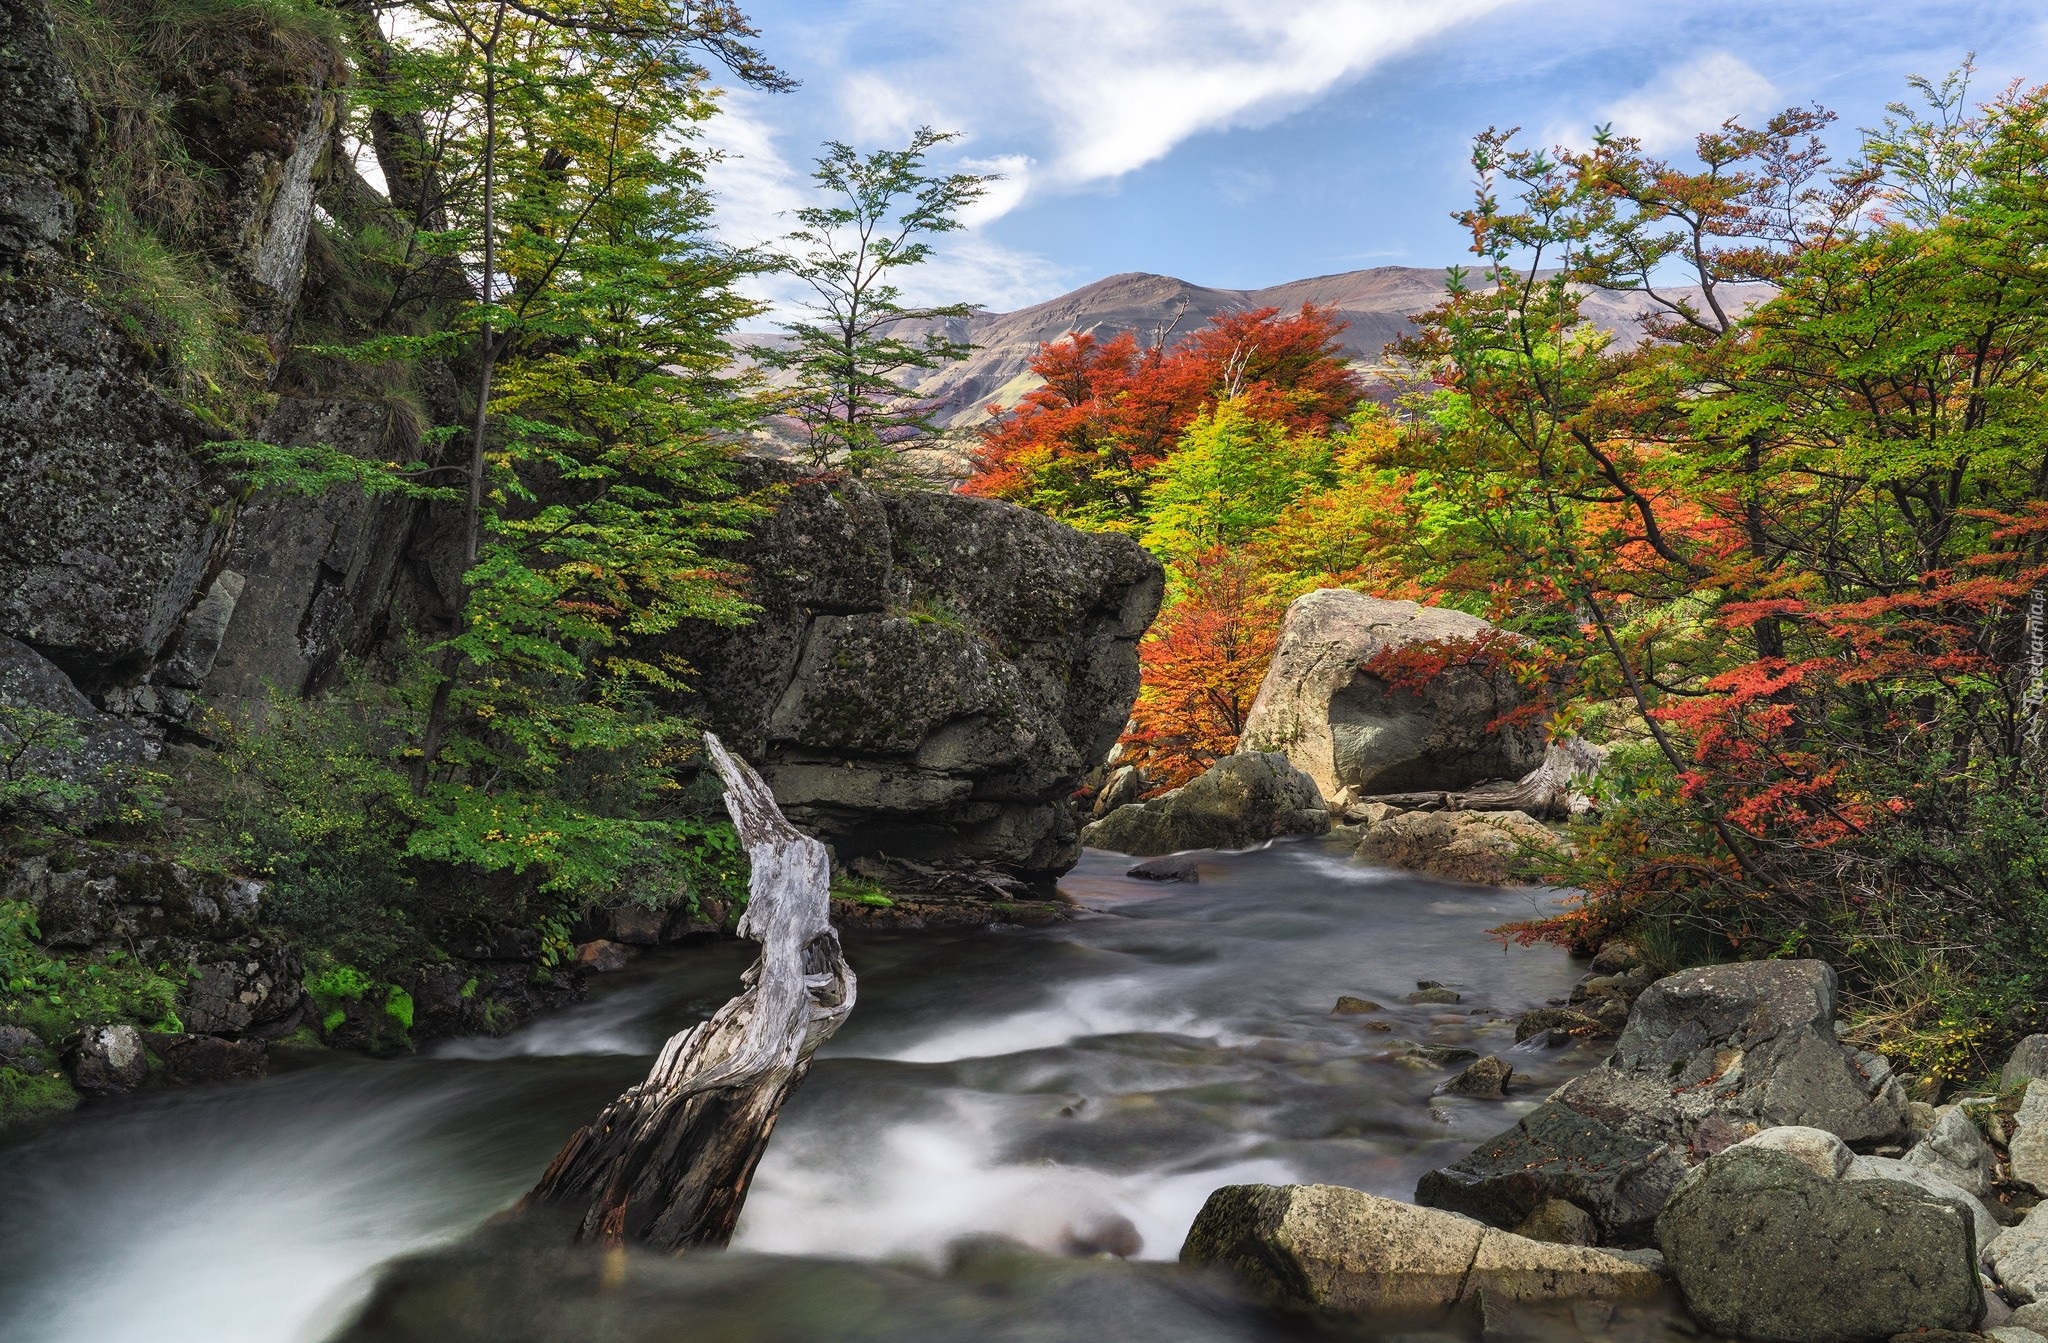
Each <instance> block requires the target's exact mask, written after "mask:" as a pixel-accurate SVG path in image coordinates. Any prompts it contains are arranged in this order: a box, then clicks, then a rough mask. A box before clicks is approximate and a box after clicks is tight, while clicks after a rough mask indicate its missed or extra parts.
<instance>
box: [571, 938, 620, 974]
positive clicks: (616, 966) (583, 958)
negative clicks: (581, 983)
mask: <svg viewBox="0 0 2048 1343" xmlns="http://www.w3.org/2000/svg"><path fill="white" fill-rule="evenodd" d="M632 959H633V951H632V948H630V947H627V946H624V945H622V944H620V943H618V942H612V941H608V940H606V939H604V938H598V939H597V940H595V941H592V942H584V943H581V944H579V945H578V946H577V948H576V964H577V965H578V966H579V967H581V968H582V969H585V970H588V971H590V972H591V973H592V974H596V975H608V974H611V973H613V972H614V971H618V970H623V969H625V968H626V966H627V965H628V964H629V963H631V961H632Z"/></svg>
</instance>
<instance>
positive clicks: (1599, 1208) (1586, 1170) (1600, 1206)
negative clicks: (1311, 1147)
mask: <svg viewBox="0 0 2048 1343" xmlns="http://www.w3.org/2000/svg"><path fill="white" fill-rule="evenodd" d="M1684 1178H1685V1162H1684V1160H1683V1158H1681V1157H1680V1156H1679V1155H1678V1154H1677V1153H1676V1152H1674V1151H1673V1150H1672V1149H1671V1148H1669V1147H1667V1146H1666V1145H1665V1144H1663V1143H1661V1142H1653V1141H1649V1140H1647V1139H1644V1138H1640V1137H1636V1136H1634V1135H1631V1134H1628V1133H1624V1132H1621V1131H1619V1130H1617V1129H1615V1128H1613V1127H1610V1126H1609V1125H1608V1124H1606V1123H1604V1122H1602V1121H1601V1120H1600V1119H1598V1118H1594V1117H1591V1116H1587V1115H1583V1114H1580V1113H1578V1112H1577V1111H1575V1110H1572V1109H1571V1108H1569V1107H1568V1106H1565V1105H1560V1104H1558V1103H1557V1102H1556V1101H1547V1102H1545V1103H1544V1104H1542V1105H1539V1106H1537V1107H1536V1108H1535V1109H1534V1110H1531V1111H1530V1112H1529V1113H1528V1114H1526V1115H1524V1116H1522V1118H1521V1119H1520V1120H1519V1121H1517V1122H1516V1124H1515V1125H1514V1127H1513V1128H1510V1129H1508V1130H1507V1131H1506V1132H1504V1133H1501V1134H1498V1135H1496V1136H1495V1137H1493V1138H1491V1139H1489V1140H1488V1141H1486V1142H1484V1143H1481V1144H1480V1145H1479V1146H1478V1147H1476V1148H1474V1149H1473V1150H1472V1151H1471V1152H1469V1153H1467V1154H1466V1155H1465V1156H1463V1157H1460V1158H1459V1159H1458V1160H1457V1161H1454V1162H1452V1163H1451V1164H1450V1165H1448V1166H1442V1167H1439V1168H1438V1169H1436V1170H1433V1171H1430V1172H1429V1173H1428V1174H1426V1175H1424V1176H1423V1177H1422V1181H1421V1183H1420V1184H1418V1185H1417V1186H1416V1189H1415V1201H1416V1202H1417V1203H1420V1204H1422V1205H1423V1206H1425V1207H1430V1208H1443V1209H1446V1210H1448V1211H1451V1212H1457V1213H1463V1214H1464V1215H1466V1216H1468V1217H1475V1218H1477V1219H1479V1220H1480V1221H1482V1222H1485V1223H1487V1224H1488V1225H1491V1226H1496V1227H1502V1228H1508V1227H1515V1226H1520V1225H1522V1224H1523V1223H1524V1222H1526V1221H1527V1220H1528V1218H1529V1217H1530V1216H1531V1215H1532V1214H1534V1213H1535V1212H1536V1211H1537V1210H1538V1209H1539V1208H1541V1207H1542V1206H1543V1205H1544V1204H1546V1203H1550V1202H1552V1201H1557V1200H1562V1201H1564V1202H1567V1203H1570V1204H1573V1205H1574V1206H1576V1207H1578V1208H1580V1209H1581V1210H1583V1211H1584V1212H1586V1213H1588V1214H1590V1215H1591V1217H1592V1219H1593V1224H1594V1226H1595V1227H1596V1228H1597V1230H1598V1233H1599V1236H1600V1239H1601V1241H1602V1242H1603V1243H1605V1244H1608V1245H1642V1244H1646V1243H1647V1242H1648V1240H1649V1235H1650V1228H1651V1226H1652V1225H1653V1224H1654V1223H1655V1221H1656V1219H1657V1213H1658V1212H1659V1211H1660V1210H1661V1209H1662V1208H1663V1206H1664V1202H1665V1200H1666V1199H1668V1198H1670V1197H1671V1191H1672V1190H1674V1189H1676V1188H1677V1187H1678V1183H1679V1181H1680V1180H1682V1179H1684Z"/></svg>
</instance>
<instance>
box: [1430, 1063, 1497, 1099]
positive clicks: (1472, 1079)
mask: <svg viewBox="0 0 2048 1343" xmlns="http://www.w3.org/2000/svg"><path fill="white" fill-rule="evenodd" d="M1514 1075H1515V1070H1514V1069H1513V1068H1512V1067H1511V1066H1509V1065H1508V1064H1506V1063H1503V1062H1502V1061H1501V1060H1499V1059H1497V1058H1495V1057H1493V1055H1491V1054H1488V1055H1486V1056H1485V1057H1484V1058H1479V1059H1474V1060H1473V1061H1472V1062H1471V1063H1468V1064H1466V1065H1465V1070H1464V1071H1463V1072H1461V1073H1459V1074H1458V1075H1457V1076H1456V1077H1453V1078H1451V1079H1450V1080H1449V1081H1447V1082H1444V1083H1441V1084H1440V1085H1438V1087H1437V1088H1436V1090H1435V1091H1434V1092H1432V1093H1431V1094H1433V1095H1437V1096H1477V1097H1480V1098H1483V1099H1488V1100H1499V1099H1501V1098H1503V1097H1505V1096H1506V1095H1507V1094H1508V1090H1507V1088H1508V1082H1509V1080H1510V1079H1512V1078H1513V1077H1514Z"/></svg>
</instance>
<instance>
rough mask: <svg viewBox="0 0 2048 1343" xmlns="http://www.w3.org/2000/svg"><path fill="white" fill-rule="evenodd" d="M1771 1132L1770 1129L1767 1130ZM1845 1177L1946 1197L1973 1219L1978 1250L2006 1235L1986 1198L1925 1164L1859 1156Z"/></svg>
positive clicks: (1971, 1220)
mask: <svg viewBox="0 0 2048 1343" xmlns="http://www.w3.org/2000/svg"><path fill="white" fill-rule="evenodd" d="M1766 1131H1767V1132H1768V1130H1766ZM1844 1178H1846V1179H1850V1180H1893V1181H1896V1182H1897V1183H1899V1184H1909V1185H1912V1186H1913V1187H1914V1188H1916V1189H1919V1190H1921V1191H1923V1192H1925V1193H1927V1194H1928V1195H1930V1196H1932V1197H1934V1198H1939V1199H1946V1200H1947V1201H1948V1202H1949V1203H1950V1204H1952V1205H1954V1206H1955V1207H1956V1208H1957V1209H1959V1210H1960V1211H1961V1212H1962V1213H1963V1215H1964V1216H1966V1217H1968V1218H1969V1219H1970V1225H1971V1226H1972V1227H1973V1228H1975V1230H1976V1233H1977V1252H1978V1253H1979V1254H1982V1253H1983V1252H1984V1251H1985V1250H1986V1249H1988V1248H1990V1246H1991V1245H1992V1244H1993V1243H1994V1242H1996V1241H1997V1240H1998V1239H1999V1238H2000V1237H2001V1236H2003V1235H2004V1234H2005V1228H2004V1227H2002V1226H2000V1225H1999V1224H1998V1219H1997V1218H1996V1217H1993V1216H1992V1215H1991V1209H1990V1208H1988V1207H1986V1206H1985V1204H1984V1200H1982V1199H1980V1198H1978V1197H1977V1196H1976V1195H1975V1194H1972V1193H1971V1192H1970V1191H1969V1190H1967V1189H1965V1188H1963V1187H1962V1186H1961V1185H1959V1184H1957V1183H1956V1182H1955V1181H1953V1180H1950V1179H1948V1178H1946V1177H1945V1176H1941V1175H1937V1174H1935V1173H1934V1172H1933V1171H1931V1170H1928V1169H1926V1168H1925V1167H1922V1166H1909V1165H1907V1164H1906V1163H1905V1162H1903V1161H1901V1160H1899V1159H1898V1158H1897V1157H1888V1156H1859V1157H1855V1158H1853V1159H1852V1160H1851V1161H1850V1162H1849V1168H1848V1170H1847V1172H1845V1175H1844Z"/></svg>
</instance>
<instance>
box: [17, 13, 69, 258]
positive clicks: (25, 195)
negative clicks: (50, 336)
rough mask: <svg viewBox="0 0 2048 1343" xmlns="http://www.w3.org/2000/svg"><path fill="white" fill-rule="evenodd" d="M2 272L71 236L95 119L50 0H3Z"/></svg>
mask: <svg viewBox="0 0 2048 1343" xmlns="http://www.w3.org/2000/svg"><path fill="white" fill-rule="evenodd" d="M0 108H5V109H6V114H5V115H4V116H0V276H4V275H7V274H9V273H11V272H13V271H14V270H15V269H16V268H17V267H18V266H19V265H20V264H21V263H22V262H23V261H24V260H26V259H28V258H31V257H36V256H39V255H44V254H47V253H49V252H51V251H53V250H54V249H55V248H56V247H57V246H58V244H60V243H62V242H64V241H65V240H66V239H67V238H69V237H70V236H71V230H72V226H73V224H74V222H75V221H76V219H77V215H78V206H77V200H76V195H77V191H78V178H79V176H80V169H81V168H82V167H83V166H84V163H83V156H84V151H85V145H86V137H87V135H88V134H89V133H90V131H91V129H92V126H91V122H90V121H89V120H88V119H87V117H86V111H85V103H84V101H83V100H82V99H81V98H80V97H79V95H78V85H77V84H76V82H74V81H73V79H72V77H71V72H70V71H69V70H68V69H67V68H66V67H65V65H64V62H63V61H61V60H60V59H58V56H57V41H56V34H55V32H54V30H53V29H52V26H51V21H50V8H49V5H48V3H47V0H0Z"/></svg>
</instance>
